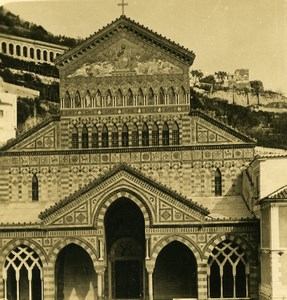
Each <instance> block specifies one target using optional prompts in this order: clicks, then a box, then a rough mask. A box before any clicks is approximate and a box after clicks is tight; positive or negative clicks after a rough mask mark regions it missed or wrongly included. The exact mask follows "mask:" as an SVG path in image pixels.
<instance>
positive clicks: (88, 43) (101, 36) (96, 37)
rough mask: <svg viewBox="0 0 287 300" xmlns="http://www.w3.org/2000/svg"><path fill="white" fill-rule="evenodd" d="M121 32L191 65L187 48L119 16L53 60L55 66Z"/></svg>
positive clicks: (190, 55) (191, 54) (191, 60)
mask: <svg viewBox="0 0 287 300" xmlns="http://www.w3.org/2000/svg"><path fill="white" fill-rule="evenodd" d="M121 30H128V31H129V32H132V33H134V34H136V35H138V36H139V37H140V38H141V39H144V40H146V41H148V42H151V43H153V44H154V45H155V46H156V47H159V48H161V49H162V50H163V51H165V52H169V53H170V54H171V55H173V56H175V57H177V58H179V59H180V60H182V61H185V63H187V64H188V65H192V63H193V61H194V59H195V54H194V53H193V52H192V51H190V50H188V49H187V48H184V47H182V46H180V45H179V44H177V43H175V42H173V41H171V40H170V39H167V38H166V37H164V36H162V35H160V34H158V33H157V32H154V31H152V30H151V29H148V28H147V27H145V26H143V25H140V24H139V23H137V22H135V21H133V20H131V19H130V18H128V17H126V16H121V17H120V18H118V19H116V20H114V21H113V22H112V23H110V24H107V25H106V26H105V27H103V28H102V29H100V30H99V31H97V32H95V33H94V34H93V35H91V36H90V37H88V38H87V39H86V40H85V41H84V42H82V43H81V44H79V45H77V46H76V47H74V48H73V49H71V50H70V51H68V52H66V53H65V54H63V55H62V56H59V57H58V58H57V59H56V60H55V64H56V65H57V66H63V65H65V64H67V63H69V62H70V61H73V60H74V59H77V58H78V57H79V56H82V55H84V54H85V53H87V52H88V51H90V49H92V48H93V47H96V46H98V45H99V44H100V43H102V42H104V41H105V40H106V39H108V38H110V37H111V36H112V35H114V34H116V33H118V32H119V31H121Z"/></svg>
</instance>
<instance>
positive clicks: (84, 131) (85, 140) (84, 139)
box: [82, 125, 89, 149]
mask: <svg viewBox="0 0 287 300" xmlns="http://www.w3.org/2000/svg"><path fill="white" fill-rule="evenodd" d="M82 148H83V149H87V148H89V131H88V128H87V126H86V125H84V126H83V129H82Z"/></svg>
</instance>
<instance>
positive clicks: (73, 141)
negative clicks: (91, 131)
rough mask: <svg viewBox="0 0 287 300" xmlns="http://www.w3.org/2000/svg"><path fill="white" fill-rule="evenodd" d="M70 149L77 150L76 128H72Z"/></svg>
mask: <svg viewBox="0 0 287 300" xmlns="http://www.w3.org/2000/svg"><path fill="white" fill-rule="evenodd" d="M72 148H79V135H78V129H77V127H76V126H74V127H73V130H72Z"/></svg>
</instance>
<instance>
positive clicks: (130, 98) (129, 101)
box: [127, 89, 134, 106]
mask: <svg viewBox="0 0 287 300" xmlns="http://www.w3.org/2000/svg"><path fill="white" fill-rule="evenodd" d="M133 105H134V96H133V92H132V90H131V89H128V93H127V106H133Z"/></svg>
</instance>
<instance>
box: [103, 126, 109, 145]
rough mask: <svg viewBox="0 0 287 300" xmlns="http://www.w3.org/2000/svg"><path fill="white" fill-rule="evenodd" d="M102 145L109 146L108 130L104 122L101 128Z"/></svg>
mask: <svg viewBox="0 0 287 300" xmlns="http://www.w3.org/2000/svg"><path fill="white" fill-rule="evenodd" d="M102 147H104V148H108V147H109V131H108V127H107V125H106V124H104V126H103V130H102Z"/></svg>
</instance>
